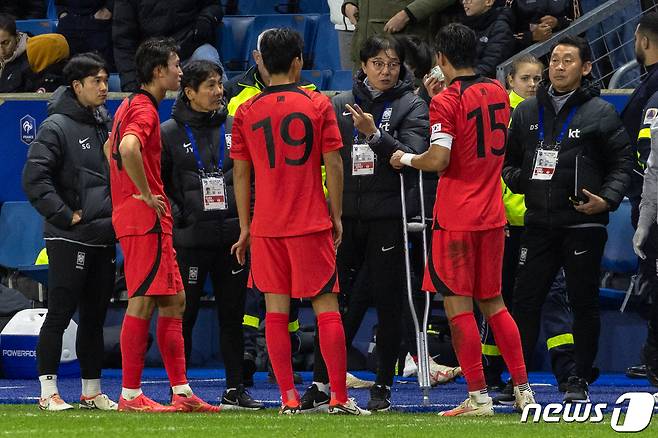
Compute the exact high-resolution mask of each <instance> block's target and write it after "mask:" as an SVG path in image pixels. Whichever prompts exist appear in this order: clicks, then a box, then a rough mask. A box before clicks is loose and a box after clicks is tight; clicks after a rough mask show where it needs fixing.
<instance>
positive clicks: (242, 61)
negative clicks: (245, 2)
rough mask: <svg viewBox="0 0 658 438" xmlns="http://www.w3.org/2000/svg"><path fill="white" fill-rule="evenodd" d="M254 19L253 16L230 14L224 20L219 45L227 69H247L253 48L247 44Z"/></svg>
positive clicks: (221, 57)
mask: <svg viewBox="0 0 658 438" xmlns="http://www.w3.org/2000/svg"><path fill="white" fill-rule="evenodd" d="M254 19H255V17H253V16H229V17H224V19H223V20H222V24H221V26H220V29H219V32H218V33H219V41H218V44H217V46H218V48H219V56H220V59H221V60H222V64H223V65H224V67H225V68H226V69H227V70H244V69H246V67H247V64H248V60H249V58H251V50H252V48H251V47H249V46H248V45H247V34H248V33H249V32H250V30H251V28H252V27H253V25H254ZM254 46H255V44H254Z"/></svg>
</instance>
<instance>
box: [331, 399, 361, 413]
mask: <svg viewBox="0 0 658 438" xmlns="http://www.w3.org/2000/svg"><path fill="white" fill-rule="evenodd" d="M329 413H330V414H334V415H341V414H342V415H370V411H366V410H365V409H361V408H360V407H358V406H357V404H356V402H355V401H354V399H353V398H348V399H347V403H343V404H340V405H332V406H329Z"/></svg>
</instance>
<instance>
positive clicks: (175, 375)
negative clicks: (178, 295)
mask: <svg viewBox="0 0 658 438" xmlns="http://www.w3.org/2000/svg"><path fill="white" fill-rule="evenodd" d="M156 338H157V340H158V348H159V349H160V355H161V356H162V362H164V366H165V370H167V376H169V383H171V386H172V387H173V386H178V385H185V384H186V383H187V377H186V376H185V344H184V342H183V320H182V319H181V318H169V317H163V316H160V317H158V328H157V330H156Z"/></svg>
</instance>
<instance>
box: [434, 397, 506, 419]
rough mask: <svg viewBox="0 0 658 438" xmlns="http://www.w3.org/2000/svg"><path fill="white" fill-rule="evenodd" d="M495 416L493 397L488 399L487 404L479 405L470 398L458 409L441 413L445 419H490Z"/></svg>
mask: <svg viewBox="0 0 658 438" xmlns="http://www.w3.org/2000/svg"><path fill="white" fill-rule="evenodd" d="M493 414H494V410H493V400H492V399H491V397H488V400H487V401H486V402H485V403H478V402H476V401H475V399H474V398H472V397H470V396H469V397H468V398H467V399H466V400H464V401H463V402H462V404H460V405H459V406H457V407H456V408H454V409H450V410H449V411H443V412H439V415H441V416H443V417H489V416H491V415H493Z"/></svg>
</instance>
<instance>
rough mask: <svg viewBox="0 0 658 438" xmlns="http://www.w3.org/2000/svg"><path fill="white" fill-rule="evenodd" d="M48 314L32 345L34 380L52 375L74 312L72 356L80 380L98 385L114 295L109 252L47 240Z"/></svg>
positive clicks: (111, 252)
mask: <svg viewBox="0 0 658 438" xmlns="http://www.w3.org/2000/svg"><path fill="white" fill-rule="evenodd" d="M46 249H47V251H48V262H49V266H48V313H47V314H46V319H45V321H44V323H43V325H42V326H41V331H40V332H39V341H38V342H37V368H38V370H39V375H44V374H57V369H58V368H59V362H60V358H61V355H62V335H63V334H64V330H66V327H68V325H69V322H70V321H71V318H72V317H73V314H74V313H75V311H76V309H77V310H78V311H79V313H78V314H79V321H78V333H77V338H76V344H75V350H76V354H77V356H78V360H79V361H80V374H81V376H82V378H83V379H99V378H100V377H101V369H102V365H103V348H104V343H103V324H104V322H105V314H106V313H107V307H108V305H109V303H110V298H111V297H112V291H113V290H114V277H115V269H116V266H115V260H116V259H115V247H114V245H112V246H109V247H91V246H85V245H81V244H79V243H73V242H67V241H64V240H47V241H46Z"/></svg>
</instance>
